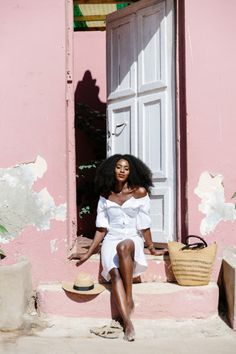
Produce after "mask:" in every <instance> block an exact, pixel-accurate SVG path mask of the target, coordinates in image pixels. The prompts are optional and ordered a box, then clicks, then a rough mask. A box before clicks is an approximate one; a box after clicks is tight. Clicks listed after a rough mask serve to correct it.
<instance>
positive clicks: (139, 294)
mask: <svg viewBox="0 0 236 354" xmlns="http://www.w3.org/2000/svg"><path fill="white" fill-rule="evenodd" d="M133 294H134V302H135V311H134V314H133V318H136V319H158V318H160V319H168V318H169V319H194V318H208V317H211V316H214V315H217V313H218V295H219V291H218V286H217V284H216V283H214V282H211V283H209V284H208V285H206V286H191V287H186V286H179V285H177V284H175V283H164V282H162V283H159V282H152V283H140V284H134V285H133ZM110 295H111V293H110V285H109V284H106V290H105V291H104V292H103V293H101V294H99V295H97V296H91V295H90V296H85V295H78V294H73V293H68V292H65V291H64V290H63V289H62V287H61V284H60V283H52V284H41V285H39V286H38V288H37V304H38V311H39V314H40V315H41V316H45V315H46V316H47V315H58V316H64V317H78V318H87V317H91V318H111V316H112V315H114V314H115V307H114V304H113V303H112V301H111V296H110Z"/></svg>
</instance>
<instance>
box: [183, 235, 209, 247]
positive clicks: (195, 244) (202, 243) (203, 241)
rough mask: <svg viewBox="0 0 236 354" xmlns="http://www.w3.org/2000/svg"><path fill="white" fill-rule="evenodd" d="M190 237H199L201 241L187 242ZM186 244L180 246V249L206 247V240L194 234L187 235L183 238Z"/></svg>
mask: <svg viewBox="0 0 236 354" xmlns="http://www.w3.org/2000/svg"><path fill="white" fill-rule="evenodd" d="M191 237H194V238H197V239H199V240H200V241H201V242H195V243H188V242H189V239H190V238H191ZM185 243H186V246H184V247H182V248H181V250H188V249H197V248H205V247H207V243H206V241H205V240H204V239H203V238H202V237H200V236H196V235H189V236H187V237H186V240H185Z"/></svg>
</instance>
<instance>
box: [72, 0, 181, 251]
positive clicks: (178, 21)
mask: <svg viewBox="0 0 236 354" xmlns="http://www.w3.org/2000/svg"><path fill="white" fill-rule="evenodd" d="M174 16H175V42H176V46H175V65H176V67H175V75H176V77H175V83H176V88H175V92H176V100H175V110H176V124H175V129H176V239H177V240H180V241H181V240H184V238H185V236H186V235H187V233H188V218H187V215H188V202H187V194H186V189H187V127H186V112H187V110H186V74H185V0H174ZM66 18H67V20H66V26H67V47H66V53H65V55H66V59H67V60H66V62H67V65H66V72H67V74H69V75H71V77H73V0H67V1H66ZM68 80H69V82H68ZM70 80H71V79H70V78H68V76H67V84H66V102H67V112H66V114H67V117H68V119H67V122H68V124H67V133H66V134H67V157H68V159H67V160H68V168H67V171H68V214H67V215H68V217H67V222H68V245H69V246H70V245H71V244H72V242H73V240H74V239H75V238H76V231H77V227H76V223H77V222H76V184H75V178H76V177H75V174H76V173H75V128H74V91H73V85H71V84H70ZM72 147H73V148H72Z"/></svg>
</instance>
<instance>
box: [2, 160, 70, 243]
mask: <svg viewBox="0 0 236 354" xmlns="http://www.w3.org/2000/svg"><path fill="white" fill-rule="evenodd" d="M46 171H47V163H46V161H45V160H44V159H43V158H42V157H40V156H38V157H37V158H36V160H35V161H34V162H30V163H24V164H20V165H16V166H14V167H10V168H4V169H3V168H2V169H0V224H2V225H4V227H5V228H6V229H7V230H8V233H7V234H4V235H0V242H1V243H7V242H9V241H11V240H12V239H14V238H15V237H16V235H17V234H19V233H20V232H21V231H22V230H23V229H24V228H25V227H26V226H27V225H34V226H35V227H36V228H37V230H48V229H50V221H51V220H52V219H55V220H60V221H65V219H66V204H60V205H59V206H56V205H55V202H54V200H53V198H52V196H51V195H50V194H49V192H48V191H47V189H46V188H43V189H42V190H41V191H40V192H35V191H34V190H33V189H32V186H33V184H34V183H35V181H36V180H37V179H38V178H42V177H43V175H44V173H45V172H46Z"/></svg>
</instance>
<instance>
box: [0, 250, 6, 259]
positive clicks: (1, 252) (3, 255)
mask: <svg viewBox="0 0 236 354" xmlns="http://www.w3.org/2000/svg"><path fill="white" fill-rule="evenodd" d="M5 257H6V255H5V253H4V252H3V250H1V248H0V259H3V258H5Z"/></svg>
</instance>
